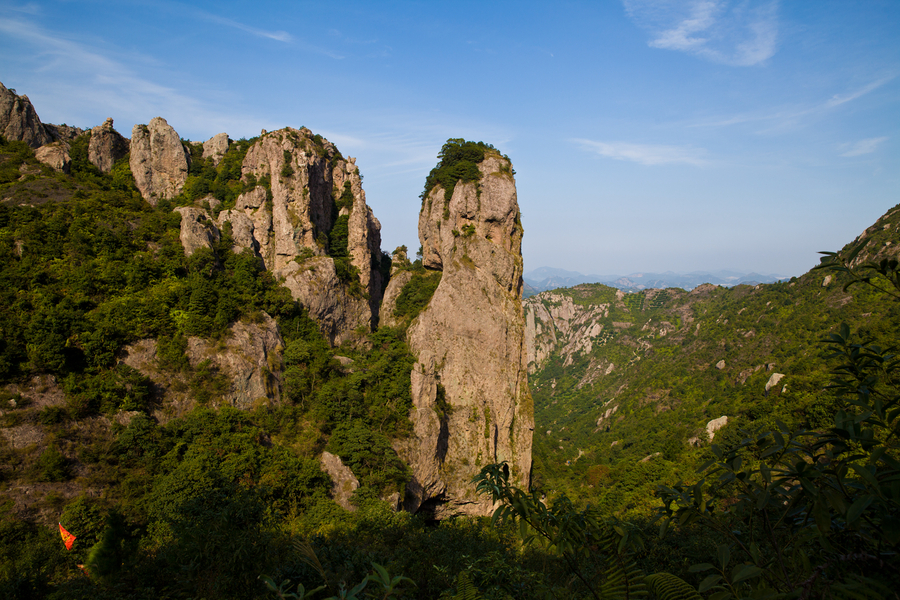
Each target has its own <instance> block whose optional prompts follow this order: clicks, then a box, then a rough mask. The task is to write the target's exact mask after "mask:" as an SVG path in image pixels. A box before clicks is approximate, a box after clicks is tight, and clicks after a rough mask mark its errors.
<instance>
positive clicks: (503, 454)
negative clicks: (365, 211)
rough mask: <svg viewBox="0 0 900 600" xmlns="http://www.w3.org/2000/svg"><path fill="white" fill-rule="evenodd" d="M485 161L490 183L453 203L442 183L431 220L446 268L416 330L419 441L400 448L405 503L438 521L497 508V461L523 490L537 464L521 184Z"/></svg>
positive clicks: (430, 261)
mask: <svg viewBox="0 0 900 600" xmlns="http://www.w3.org/2000/svg"><path fill="white" fill-rule="evenodd" d="M479 168H480V170H481V172H482V180H481V182H480V183H478V184H476V183H467V184H461V183H460V184H457V185H456V188H455V190H454V192H453V196H452V198H451V200H450V202H449V205H447V206H446V208H445V201H444V190H443V189H442V188H441V187H440V186H438V187H436V188H434V189H433V190H432V191H431V193H430V194H429V195H428V196H427V197H426V198H425V200H424V202H423V206H422V212H421V214H420V217H419V239H420V241H421V243H422V247H423V262H424V264H425V265H426V266H428V267H430V268H439V269H441V270H442V271H443V274H442V277H441V282H440V285H439V286H438V288H437V290H436V291H435V293H434V296H433V297H432V299H431V302H430V303H429V304H428V306H427V307H426V308H425V309H424V310H423V311H422V313H421V314H420V315H419V316H418V317H417V318H416V319H415V320H414V321H413V323H412V324H411V325H410V328H409V331H408V339H409V345H410V348H411V349H412V351H413V354H414V355H416V357H417V363H416V365H415V367H414V368H413V372H412V376H411V377H412V396H413V406H414V408H413V410H412V411H411V413H410V418H411V420H412V422H413V426H414V437H413V438H411V439H410V440H405V441H401V442H398V443H397V445H396V449H397V451H398V453H399V454H400V456H401V457H402V458H403V459H404V461H406V462H407V464H409V465H410V467H411V469H412V471H413V480H412V481H411V483H410V484H409V486H408V488H407V496H406V500H405V508H406V509H407V510H410V511H416V510H422V511H423V512H433V514H434V516H435V517H436V518H445V517H449V516H452V515H456V514H468V515H487V514H490V512H491V509H492V505H491V501H490V499H489V498H487V497H484V496H477V495H476V494H475V490H474V486H472V484H471V480H472V477H473V476H474V475H476V474H477V473H478V472H479V471H480V469H481V467H482V466H484V465H485V464H487V463H491V462H498V461H507V462H508V463H509V465H510V468H511V471H512V476H513V478H514V480H515V482H516V483H517V484H518V485H521V486H527V485H528V483H529V479H530V471H531V440H532V433H533V429H534V409H533V405H532V400H531V396H530V394H529V392H528V380H527V372H526V367H527V364H526V349H525V319H524V315H523V312H522V305H521V294H522V253H521V243H522V227H521V222H520V218H519V206H518V203H517V200H516V186H515V180H514V179H513V176H512V174H511V165H510V164H509V161H508V160H507V159H505V158H502V157H500V156H499V155H498V154H496V153H494V152H489V153H488V155H487V157H486V158H485V160H484V161H483V162H482V163H481V164H480V165H479ZM479 188H480V193H479Z"/></svg>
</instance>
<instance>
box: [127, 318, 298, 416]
mask: <svg viewBox="0 0 900 600" xmlns="http://www.w3.org/2000/svg"><path fill="white" fill-rule="evenodd" d="M157 346H158V344H157V341H156V340H154V339H146V340H141V341H139V342H136V343H134V344H131V345H129V346H126V347H125V348H124V349H123V352H122V362H124V363H125V364H126V365H128V366H130V367H132V368H134V369H137V370H138V371H140V372H141V373H143V374H144V375H146V376H147V377H149V378H150V380H151V381H153V383H154V384H155V385H156V387H157V389H158V390H160V391H161V392H162V393H163V394H165V397H166V403H165V409H164V410H166V411H168V412H159V411H157V412H158V414H155V416H156V417H157V418H159V419H160V420H161V421H165V420H168V419H169V418H171V417H173V416H179V415H181V414H184V413H186V412H187V411H189V410H190V409H191V408H193V406H194V404H195V402H194V400H193V394H191V393H190V390H189V389H188V386H187V385H186V384H185V382H181V385H173V380H172V377H173V374H172V372H171V371H168V370H162V369H159V368H158V366H157V364H158V359H157ZM283 351H284V340H283V339H282V338H281V334H280V333H279V332H278V325H277V324H276V323H275V320H274V319H272V318H271V317H270V316H268V315H266V314H265V313H263V314H262V319H261V321H260V322H254V323H251V322H245V321H238V322H236V323H233V324H232V325H231V327H229V331H228V334H226V336H225V337H224V338H223V340H222V341H220V342H217V341H210V340H205V339H202V338H198V337H189V338H188V347H187V351H186V353H185V354H186V356H187V358H188V360H189V362H190V364H191V366H192V367H194V368H195V369H196V368H197V367H198V365H200V364H201V363H202V362H204V361H209V365H210V367H209V369H210V372H212V373H215V374H216V376H218V377H220V378H222V380H223V382H224V384H225V385H224V386H223V389H222V390H221V394H219V395H217V396H216V398H215V402H216V405H226V406H234V407H236V408H243V409H246V408H251V407H253V406H254V404H256V403H257V402H278V401H280V399H281V390H282V380H281V358H282V354H283ZM176 378H177V376H176Z"/></svg>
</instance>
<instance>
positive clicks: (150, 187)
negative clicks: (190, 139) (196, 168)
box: [129, 117, 191, 206]
mask: <svg viewBox="0 0 900 600" xmlns="http://www.w3.org/2000/svg"><path fill="white" fill-rule="evenodd" d="M130 152H131V157H130V159H129V164H130V165H131V173H132V175H134V183H135V185H136V186H137V188H138V190H139V191H140V192H141V195H142V196H143V197H144V199H146V200H147V201H148V202H149V203H150V204H152V205H154V206H156V204H157V203H158V202H159V201H160V200H162V199H165V198H172V197H174V196H177V195H178V194H179V193H180V192H181V189H182V188H183V187H184V182H185V181H186V180H187V176H188V169H189V168H190V166H191V154H190V152H188V150H187V149H186V148H185V147H184V145H183V144H182V143H181V138H180V137H178V134H177V133H176V132H175V130H174V129H173V128H172V127H171V126H170V125H169V124H168V123H167V122H166V120H165V119H163V118H162V117H156V118H154V119H151V120H150V124H149V125H135V126H134V128H133V129H132V130H131V145H130Z"/></svg>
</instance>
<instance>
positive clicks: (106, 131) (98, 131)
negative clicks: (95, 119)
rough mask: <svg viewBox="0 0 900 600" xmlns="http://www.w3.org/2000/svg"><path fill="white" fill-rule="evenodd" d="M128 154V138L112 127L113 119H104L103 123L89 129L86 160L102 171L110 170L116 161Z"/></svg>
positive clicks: (107, 171)
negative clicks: (89, 137)
mask: <svg viewBox="0 0 900 600" xmlns="http://www.w3.org/2000/svg"><path fill="white" fill-rule="evenodd" d="M126 154H128V140H127V139H126V138H125V137H123V136H122V135H121V134H120V133H119V132H118V131H116V130H115V129H113V120H112V119H106V121H104V122H103V125H97V126H96V127H94V128H93V129H91V141H90V143H89V144H88V160H90V161H91V162H92V163H93V164H94V166H95V167H97V168H98V169H100V170H101V171H102V172H104V173H109V172H110V171H112V168H113V165H115V164H116V161H118V160H120V159H122V158H124V157H125V155H126Z"/></svg>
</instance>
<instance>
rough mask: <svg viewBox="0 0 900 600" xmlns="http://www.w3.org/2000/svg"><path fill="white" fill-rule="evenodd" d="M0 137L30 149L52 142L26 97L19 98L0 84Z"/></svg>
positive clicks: (50, 136) (51, 137)
mask: <svg viewBox="0 0 900 600" xmlns="http://www.w3.org/2000/svg"><path fill="white" fill-rule="evenodd" d="M0 135H2V136H3V137H5V138H6V139H8V140H21V141H23V142H25V143H26V144H28V145H29V146H31V147H32V148H39V147H40V146H43V145H44V144H49V143H50V142H52V141H53V136H52V135H51V134H50V132H49V131H47V128H46V127H44V124H43V123H41V119H40V118H39V117H38V115H37V112H36V111H35V110H34V106H32V104H31V100H29V99H28V96H25V95H22V96H19V95H18V94H16V93H15V92H14V91H13V90H10V89H8V88H7V87H6V86H5V85H3V84H2V83H0Z"/></svg>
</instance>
